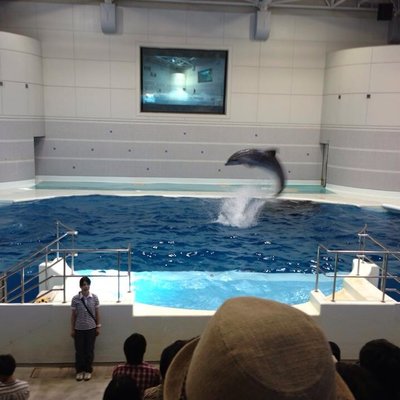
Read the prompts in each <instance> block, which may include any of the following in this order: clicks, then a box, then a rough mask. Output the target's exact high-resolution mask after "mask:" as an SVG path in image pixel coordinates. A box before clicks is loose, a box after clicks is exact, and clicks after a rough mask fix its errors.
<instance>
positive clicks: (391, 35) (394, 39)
mask: <svg viewBox="0 0 400 400" xmlns="http://www.w3.org/2000/svg"><path fill="white" fill-rule="evenodd" d="M388 44H400V16H395V17H394V18H393V19H392V20H391V21H390V22H389V29H388Z"/></svg>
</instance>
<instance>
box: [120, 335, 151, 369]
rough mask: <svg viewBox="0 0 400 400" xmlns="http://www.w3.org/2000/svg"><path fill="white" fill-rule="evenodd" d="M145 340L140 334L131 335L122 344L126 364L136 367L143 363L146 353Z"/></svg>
mask: <svg viewBox="0 0 400 400" xmlns="http://www.w3.org/2000/svg"><path fill="white" fill-rule="evenodd" d="M146 345H147V343H146V339H145V337H144V336H143V335H141V334H140V333H133V334H132V335H131V336H129V337H128V338H127V339H126V340H125V343H124V353H125V357H126V362H127V363H128V364H132V365H136V364H141V363H142V362H143V357H144V353H145V352H146Z"/></svg>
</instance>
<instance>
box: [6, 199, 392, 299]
mask: <svg viewBox="0 0 400 400" xmlns="http://www.w3.org/2000/svg"><path fill="white" fill-rule="evenodd" d="M0 216H1V218H0V237H1V239H0V270H4V269H5V268H7V267H9V266H10V265H12V264H13V263H14V262H16V261H18V260H20V259H21V258H23V257H24V256H26V255H28V254H29V253H30V252H31V251H32V250H35V249H37V248H39V247H41V246H43V245H44V244H46V243H48V242H50V241H51V240H52V239H53V238H54V222H55V220H61V221H62V222H63V223H65V224H67V225H69V226H71V227H73V228H75V229H76V230H78V232H79V236H78V241H77V246H78V247H91V248H94V247H95V248H107V247H108V248H119V247H127V244H128V243H131V244H132V247H133V253H132V266H133V270H134V271H135V272H139V273H148V272H149V271H158V272H173V271H186V272H188V271H192V272H202V271H205V272H207V273H213V272H214V273H224V272H230V271H240V272H246V273H256V272H257V273H262V274H264V273H269V274H279V278H281V277H282V276H283V275H282V274H288V273H290V274H307V275H308V274H312V273H313V272H314V271H315V266H316V250H317V246H318V244H319V243H323V244H325V245H327V246H328V247H335V248H351V249H356V248H358V242H357V236H356V235H355V233H356V232H358V231H359V230H360V229H361V228H362V227H363V226H364V225H365V224H368V227H369V231H370V233H371V234H373V235H374V236H375V237H377V238H378V239H379V240H380V241H381V242H383V243H384V244H385V245H386V246H387V247H390V248H391V249H393V250H394V249H398V248H399V240H398V238H399V237H400V226H399V221H400V215H399V214H396V213H390V212H387V211H385V210H384V209H383V208H381V207H376V208H375V207H365V208H360V207H356V206H350V205H334V204H326V203H315V202H310V201H294V200H280V199H279V200H277V199H269V200H265V199H262V200H260V199H253V198H243V196H242V197H240V196H238V197H237V198H233V199H232V198H229V199H217V198H194V197H163V196H136V197H130V196H129V197H126V196H112V195H110V196H108V195H107V196H104V195H101V196H100V195H91V196H69V197H58V198H51V199H44V200H38V201H25V202H18V203H12V204H3V205H1V206H0ZM345 264H348V266H349V267H350V260H349V261H348V263H345ZM114 267H115V259H114V258H109V257H105V256H102V255H98V254H97V255H93V254H92V255H85V254H80V255H79V257H78V258H77V259H76V261H75V269H76V270H78V271H79V270H85V269H88V268H89V269H94V270H99V269H100V270H105V269H111V268H114ZM323 268H324V270H325V271H331V270H332V268H333V260H331V259H330V258H329V257H326V258H325V259H324V263H323ZM396 268H397V270H396V271H397V272H399V271H400V269H398V267H396ZM396 271H395V272H396ZM286 278H289V275H286ZM148 281H151V279H148ZM277 281H280V282H281V286H280V289H279V290H285V286H287V287H289V286H290V285H289V283H288V282H289V280H287V281H286V283H285V280H282V279H277ZM153 282H155V281H154V280H153ZM193 282H194V281H193ZM137 284H139V283H137ZM252 285H253V286H254V282H253V284H250V283H249V284H248V286H249V288H251V286H252ZM159 286H160V285H159V284H158V287H159ZM233 286H235V285H233ZM236 286H237V285H236ZM154 287H157V285H154ZM191 290H193V288H190V287H189V288H188V292H190V291H191ZM307 290H308V289H307ZM146 291H147V290H143V292H146ZM217 291H218V290H217ZM189 295H193V293H191V294H188V296H189ZM210 297H212V295H210Z"/></svg>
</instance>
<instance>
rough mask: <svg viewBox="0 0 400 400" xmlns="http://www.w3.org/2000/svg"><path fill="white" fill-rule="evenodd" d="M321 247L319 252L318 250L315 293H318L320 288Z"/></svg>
mask: <svg viewBox="0 0 400 400" xmlns="http://www.w3.org/2000/svg"><path fill="white" fill-rule="evenodd" d="M319 259H320V247H319V246H318V250H317V276H316V278H315V291H316V292H317V291H318V287H319V268H320V265H319V263H320V261H319Z"/></svg>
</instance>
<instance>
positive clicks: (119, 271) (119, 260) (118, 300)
mask: <svg viewBox="0 0 400 400" xmlns="http://www.w3.org/2000/svg"><path fill="white" fill-rule="evenodd" d="M117 258H118V299H117V303H120V302H121V300H120V298H121V283H120V279H121V254H120V252H119V251H118V252H117Z"/></svg>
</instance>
